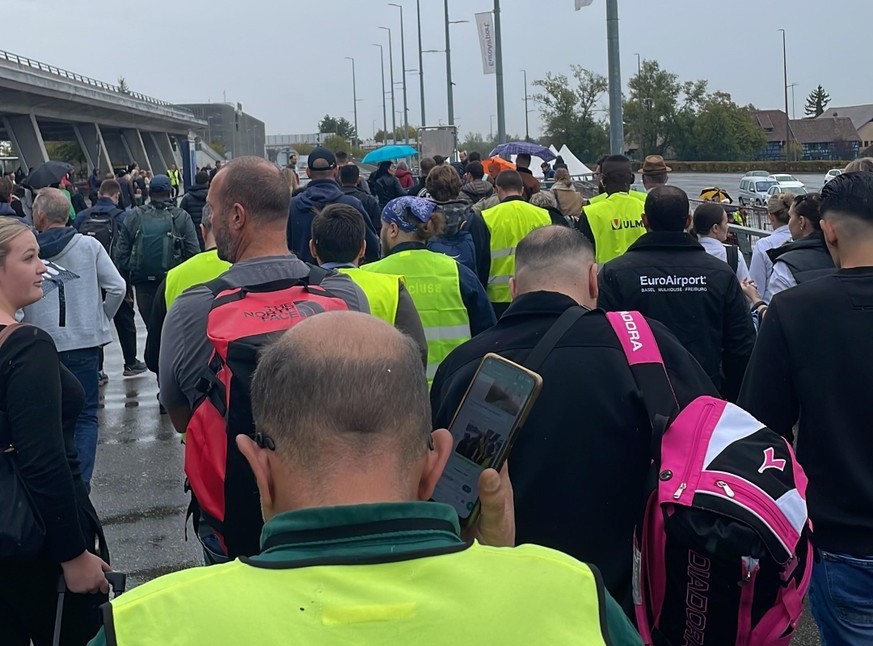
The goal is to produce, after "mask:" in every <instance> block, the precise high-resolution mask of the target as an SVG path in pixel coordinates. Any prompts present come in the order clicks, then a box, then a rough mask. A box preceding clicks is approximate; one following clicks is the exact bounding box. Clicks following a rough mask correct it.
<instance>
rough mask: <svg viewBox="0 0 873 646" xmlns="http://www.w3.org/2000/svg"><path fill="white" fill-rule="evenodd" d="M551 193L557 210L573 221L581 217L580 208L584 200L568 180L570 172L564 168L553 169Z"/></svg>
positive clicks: (571, 181) (570, 180)
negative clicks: (553, 179) (553, 176)
mask: <svg viewBox="0 0 873 646" xmlns="http://www.w3.org/2000/svg"><path fill="white" fill-rule="evenodd" d="M552 193H553V194H554V196H555V202H556V203H557V206H558V210H559V211H560V212H561V213H562V214H564V215H565V216H567V217H568V218H573V219H574V221H575V220H578V219H579V216H580V215H582V206H583V205H584V204H585V198H584V197H582V194H581V193H580V192H579V191H577V190H576V187H575V186H574V185H573V180H572V179H570V171H568V170H567V169H566V168H556V169H555V183H554V184H552Z"/></svg>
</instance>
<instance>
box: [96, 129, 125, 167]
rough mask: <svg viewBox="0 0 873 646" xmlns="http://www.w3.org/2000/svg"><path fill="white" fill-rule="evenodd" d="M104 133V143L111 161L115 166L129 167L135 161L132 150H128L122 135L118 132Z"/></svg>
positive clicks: (104, 131)
mask: <svg viewBox="0 0 873 646" xmlns="http://www.w3.org/2000/svg"><path fill="white" fill-rule="evenodd" d="M102 133H103V143H104V145H105V146H106V151H107V152H108V153H109V159H111V160H112V165H113V166H127V165H128V164H129V163H130V162H132V161H133V155H131V154H130V149H128V147H127V143H126V142H125V141H124V138H123V137H122V136H121V133H119V132H118V131H117V130H116V131H110V132H107V131H106V130H103V131H102Z"/></svg>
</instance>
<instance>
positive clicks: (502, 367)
mask: <svg viewBox="0 0 873 646" xmlns="http://www.w3.org/2000/svg"><path fill="white" fill-rule="evenodd" d="M540 383H541V380H540V379H539V378H538V376H537V375H536V374H534V373H531V372H529V371H527V370H524V369H522V368H520V367H519V366H516V365H514V364H512V363H510V362H508V361H505V360H502V359H500V358H497V357H494V356H486V357H485V359H484V360H483V361H482V364H481V366H480V367H479V370H478V372H477V373H476V376H475V377H474V378H473V383H472V384H471V386H470V388H469V390H468V391H467V394H466V396H465V397H464V400H463V401H462V402H461V405H460V406H459V408H458V411H457V413H455V418H454V420H452V426H451V428H450V429H449V430H450V431H451V433H452V438H453V439H454V445H453V450H452V455H451V457H450V458H449V461H448V463H447V464H446V469H445V471H444V472H443V475H442V477H441V478H440V480H439V482H437V486H436V488H435V490H434V494H433V500H435V501H437V502H443V503H447V504H449V505H451V506H452V507H454V508H455V511H456V512H457V513H458V517H459V518H460V519H461V521H462V522H463V521H466V520H468V519H469V518H470V516H471V515H472V514H473V511H474V509H476V506H477V503H478V499H479V495H478V484H479V475H480V474H481V473H482V471H483V470H484V469H487V468H494V469H500V468H501V467H502V466H503V462H504V461H505V460H506V455H507V453H508V451H509V449H510V447H511V446H512V442H513V440H514V439H515V438H514V435H515V433H516V431H517V430H518V428H519V426H520V423H521V422H522V421H523V420H524V417H525V416H526V415H527V412H528V411H529V410H530V407H531V406H532V404H533V400H534V399H535V398H536V395H537V394H538V393H539V387H540Z"/></svg>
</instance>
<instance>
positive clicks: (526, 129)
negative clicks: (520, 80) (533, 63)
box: [521, 70, 530, 141]
mask: <svg viewBox="0 0 873 646" xmlns="http://www.w3.org/2000/svg"><path fill="white" fill-rule="evenodd" d="M521 72H522V74H524V140H525V141H530V121H529V116H528V115H529V111H528V109H527V99H528V95H527V70H521Z"/></svg>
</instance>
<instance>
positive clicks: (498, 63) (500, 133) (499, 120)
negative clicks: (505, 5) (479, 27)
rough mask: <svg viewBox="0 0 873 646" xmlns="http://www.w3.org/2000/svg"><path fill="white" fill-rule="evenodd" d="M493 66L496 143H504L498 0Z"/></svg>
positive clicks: (496, 3)
mask: <svg viewBox="0 0 873 646" xmlns="http://www.w3.org/2000/svg"><path fill="white" fill-rule="evenodd" d="M494 66H495V67H496V73H497V143H499V144H505V143H506V107H505V105H504V96H503V42H502V38H501V35H500V0H494Z"/></svg>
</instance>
